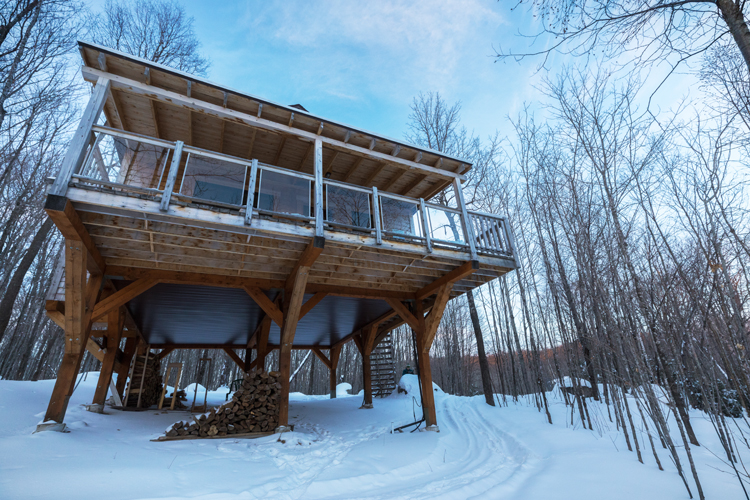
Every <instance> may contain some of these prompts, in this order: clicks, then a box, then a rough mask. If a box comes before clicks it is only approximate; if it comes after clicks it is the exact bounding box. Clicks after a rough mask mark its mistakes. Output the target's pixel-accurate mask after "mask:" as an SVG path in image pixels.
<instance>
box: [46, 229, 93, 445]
mask: <svg viewBox="0 0 750 500" xmlns="http://www.w3.org/2000/svg"><path fill="white" fill-rule="evenodd" d="M87 257H88V251H87V250H86V246H85V245H84V244H83V242H82V241H80V240H71V239H66V240H65V350H64V352H63V359H62V364H61V365H60V369H59V370H58V372H57V379H56V380H55V387H54V389H53V390H52V397H51V398H50V402H49V406H48V407H47V412H46V414H45V416H44V422H48V421H52V422H55V423H53V424H51V425H50V424H47V425H44V424H42V425H40V426H38V427H37V430H44V429H47V428H49V429H58V430H62V429H63V428H64V426H63V425H61V424H62V423H63V420H64V418H65V412H66V410H67V408H68V401H69V400H70V396H71V395H72V394H73V389H74V388H75V381H76V376H77V375H78V370H79V368H80V366H81V360H82V359H83V354H84V353H85V352H86V344H87V341H88V339H89V335H90V333H91V311H92V310H93V308H94V304H95V303H96V299H97V298H98V297H99V293H100V291H101V284H102V278H103V276H102V275H101V274H99V275H96V274H91V275H90V278H89V279H88V281H87V280H86V265H87V263H86V260H87Z"/></svg>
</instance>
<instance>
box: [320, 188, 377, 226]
mask: <svg viewBox="0 0 750 500" xmlns="http://www.w3.org/2000/svg"><path fill="white" fill-rule="evenodd" d="M325 189H326V190H325V195H326V221H327V222H329V223H333V224H339V225H342V226H347V227H356V228H364V229H370V228H371V227H372V223H371V215H372V214H371V210H370V193H366V192H363V191H359V190H355V189H348V188H345V187H342V186H334V185H330V184H326V186H325Z"/></svg>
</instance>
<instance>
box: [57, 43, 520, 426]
mask: <svg viewBox="0 0 750 500" xmlns="http://www.w3.org/2000/svg"><path fill="white" fill-rule="evenodd" d="M79 46H80V53H81V57H82V58H83V66H82V69H81V72H82V75H83V77H84V79H85V80H86V81H87V82H90V83H91V84H93V85H94V87H93V92H92V95H91V98H90V100H89V102H88V105H87V107H86V109H85V112H84V115H83V118H82V119H81V122H80V125H79V127H78V129H77V131H76V133H75V136H74V137H73V139H72V141H71V143H70V148H69V150H68V152H67V154H66V156H65V158H64V160H63V162H62V165H61V167H60V172H59V174H58V175H57V176H56V177H55V179H54V181H52V182H51V186H50V188H49V193H48V197H47V202H46V210H47V213H48V214H49V217H50V218H51V219H52V220H53V221H54V222H55V224H56V225H57V227H58V228H59V230H60V231H61V232H62V234H63V235H64V237H65V239H66V240H65V241H66V242H65V259H64V265H63V266H61V268H60V271H59V272H58V274H57V276H56V279H55V282H54V286H53V288H52V290H50V294H49V296H48V300H47V311H48V314H49V315H50V317H52V318H53V319H54V320H55V321H57V322H58V324H59V325H60V326H61V327H63V328H64V330H65V354H64V359H63V362H62V366H61V367H60V370H59V374H58V378H57V383H56V385H55V389H54V392H53V394H52V398H51V401H50V404H49V408H48V410H47V413H46V417H45V421H50V422H55V423H62V422H63V418H64V416H65V409H66V406H67V401H68V399H69V397H70V394H71V393H72V389H73V381H74V379H75V374H76V373H77V371H78V369H79V366H80V363H81V359H82V357H83V354H84V352H85V350H86V349H89V350H90V351H91V352H93V353H94V354H95V355H96V356H97V357H98V358H99V359H101V360H102V375H101V377H100V382H99V388H98V389H97V393H96V396H95V398H94V403H95V404H98V405H102V404H103V403H104V398H105V397H106V394H107V387H108V385H109V383H110V379H111V376H112V374H113V372H115V373H118V384H117V389H118V390H119V391H122V388H123V387H124V379H125V376H126V375H127V368H128V365H129V363H130V359H131V357H132V356H133V352H134V351H135V350H136V349H137V348H139V347H138V346H140V349H161V350H162V351H161V355H165V354H166V353H168V352H169V351H171V350H173V349H182V348H221V349H224V350H225V351H227V353H228V354H229V355H230V356H231V357H232V359H234V360H235V361H236V362H237V363H238V364H239V365H240V366H241V367H242V369H243V370H247V369H250V368H252V367H254V366H256V365H258V364H260V365H261V366H265V359H266V356H267V354H268V353H269V352H270V351H271V350H273V349H279V350H280V353H279V359H280V366H279V367H278V369H279V371H280V372H281V379H282V380H286V381H287V382H286V383H285V384H284V387H283V388H282V393H283V398H282V399H283V401H282V403H281V411H280V416H279V421H280V425H281V426H285V425H286V424H287V422H288V391H289V384H288V380H289V370H290V359H291V350H292V349H312V350H314V352H315V353H316V355H317V356H318V357H320V358H321V359H322V360H323V362H324V363H325V364H326V365H327V366H328V367H329V368H330V369H331V391H332V397H335V381H336V378H335V371H336V364H337V361H338V355H339V352H340V350H341V346H342V345H343V344H344V343H346V342H348V341H350V340H353V341H354V342H356V344H357V346H358V347H359V349H360V351H361V352H362V354H363V360H364V361H363V363H364V373H365V387H366V393H367V399H368V401H367V402H368V403H370V404H371V403H372V397H371V393H370V390H369V380H368V377H369V373H370V369H369V355H370V353H371V352H372V350H373V348H374V347H375V346H377V345H378V343H379V342H380V340H381V339H382V338H383V337H384V336H385V335H386V334H387V333H388V332H390V331H391V330H392V329H394V328H395V327H397V326H399V325H401V324H404V323H406V324H408V325H409V326H410V327H411V328H412V329H413V330H414V331H415V333H416V336H417V343H418V356H419V375H420V380H421V384H422V386H423V387H426V388H428V390H427V391H424V399H425V401H424V402H425V406H426V409H425V413H426V418H427V424H428V425H429V426H436V423H437V421H436V416H435V405H434V401H433V399H432V390H431V387H432V381H431V374H430V360H429V351H430V346H431V345H432V340H433V338H434V336H435V332H436V330H437V327H438V324H439V322H440V319H441V316H442V313H443V311H444V308H445V306H446V304H447V302H448V301H449V300H450V299H451V298H452V297H456V296H458V295H461V294H463V293H464V292H466V291H467V290H471V289H473V288H475V287H478V286H480V285H481V284H483V283H485V282H487V281H489V280H492V279H494V278H496V277H498V276H500V275H502V274H504V273H507V272H509V271H510V270H512V269H514V268H515V260H514V256H513V244H512V236H511V234H510V231H509V228H508V225H507V224H506V221H505V219H504V218H503V217H501V216H498V215H492V214H486V213H478V212H472V211H469V210H467V209H466V207H465V205H464V201H463V194H462V190H461V182H462V181H463V180H465V174H466V172H468V171H469V169H470V168H471V164H470V163H469V162H467V161H465V160H462V159H460V158H453V157H451V156H448V155H445V154H442V153H440V152H437V151H432V150H429V149H425V148H422V147H418V146H414V145H411V144H407V143H405V142H403V141H399V140H394V139H390V138H387V137H383V136H380V135H378V134H374V133H372V132H367V131H365V130H361V129H358V128H355V127H351V126H348V125H344V124H340V123H336V122H334V121H331V120H327V119H324V118H320V117H318V116H316V115H313V114H311V113H309V112H307V111H306V110H304V108H302V107H301V106H299V105H296V106H283V105H279V104H275V103H272V102H269V101H267V100H264V99H261V98H258V97H254V96H252V95H248V94H245V93H242V92H238V91H235V90H231V89H229V88H225V87H222V86H220V85H217V84H214V83H211V82H209V81H207V80H204V79H202V78H199V77H196V76H193V75H189V74H186V73H181V72H179V71H176V70H173V69H171V68H168V67H165V66H161V65H158V64H154V63H151V62H149V61H146V60H142V59H139V58H137V57H133V56H130V55H127V54H123V53H120V52H117V51H114V50H111V49H108V48H105V47H100V46H97V45H94V44H90V43H80V44H79ZM446 190H447V191H451V190H452V193H450V196H447V197H443V198H446V199H453V200H455V204H454V205H455V206H454V207H449V206H443V205H440V204H438V203H436V202H435V201H434V200H435V197H436V195H438V194H439V193H442V192H444V191H446ZM123 337H127V338H128V339H127V341H126V343H125V347H124V348H123V349H119V347H118V346H119V345H120V343H121V339H122V338H123ZM236 349H246V350H247V353H246V358H245V361H243V360H242V359H241V357H240V356H238V355H237V354H236V352H235V350H236ZM324 351H327V354H326V353H325V352H324ZM253 355H254V356H253ZM253 358H254V360H253V361H252V362H250V360H251V359H253ZM53 425H54V424H53ZM432 428H436V427H432Z"/></svg>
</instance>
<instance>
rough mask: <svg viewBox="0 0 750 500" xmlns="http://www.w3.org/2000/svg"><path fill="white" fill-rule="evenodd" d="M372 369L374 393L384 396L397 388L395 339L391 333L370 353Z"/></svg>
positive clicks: (374, 394) (376, 395)
mask: <svg viewBox="0 0 750 500" xmlns="http://www.w3.org/2000/svg"><path fill="white" fill-rule="evenodd" d="M370 367H371V370H372V395H373V396H375V397H381V398H384V397H386V396H389V395H390V394H391V393H392V392H393V391H394V390H395V389H396V366H395V364H394V362H393V341H392V339H391V334H390V333H389V334H388V335H386V336H385V337H384V338H383V340H381V341H380V343H379V344H378V345H377V346H376V347H375V349H373V351H372V354H370Z"/></svg>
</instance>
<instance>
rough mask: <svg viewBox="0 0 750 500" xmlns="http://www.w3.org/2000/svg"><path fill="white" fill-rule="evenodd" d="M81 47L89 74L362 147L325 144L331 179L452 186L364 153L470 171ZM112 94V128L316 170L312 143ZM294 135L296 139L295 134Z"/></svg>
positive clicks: (424, 151)
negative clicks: (114, 77) (106, 75)
mask: <svg viewBox="0 0 750 500" xmlns="http://www.w3.org/2000/svg"><path fill="white" fill-rule="evenodd" d="M79 49H80V51H81V55H82V57H83V61H84V64H85V66H87V67H89V68H94V69H100V70H102V71H105V72H107V73H110V74H113V75H117V76H121V77H127V78H129V79H131V80H133V81H138V82H148V84H149V85H150V86H153V87H156V88H160V89H164V90H168V91H171V92H177V93H181V94H182V95H186V94H190V95H191V96H192V97H194V98H195V99H199V100H201V101H204V102H208V103H211V104H218V105H223V106H224V107H225V108H228V109H232V110H236V111H238V112H243V113H247V114H248V115H249V114H252V115H255V114H259V113H262V116H263V118H264V119H267V120H271V121H273V122H275V123H277V124H281V125H289V126H290V127H291V128H292V129H295V128H296V129H298V130H300V131H304V133H306V134H310V133H315V134H319V135H320V136H322V137H327V138H329V139H335V140H337V141H343V142H344V143H347V144H351V145H353V146H355V147H358V148H360V150H359V153H358V152H352V151H344V152H342V151H340V150H339V151H336V150H335V149H328V150H326V147H325V144H324V164H326V165H327V169H328V170H329V171H330V173H331V174H332V178H333V179H334V180H344V181H347V182H350V183H354V184H359V185H364V186H367V187H371V186H376V187H378V188H379V189H381V190H385V191H390V192H394V193H397V194H402V195H409V196H412V197H424V198H429V197H431V196H433V195H434V194H437V193H438V192H440V191H441V190H442V189H445V187H447V186H448V185H449V184H450V180H449V179H446V178H445V177H441V176H440V175H435V174H434V173H433V174H430V173H429V172H424V171H420V170H419V168H416V169H411V168H406V169H404V168H403V165H402V166H401V168H398V165H395V164H393V163H392V162H391V163H389V160H388V157H387V156H386V157H385V158H383V157H382V156H381V158H378V159H373V158H368V157H367V154H362V153H363V152H364V153H366V152H367V151H373V152H375V153H378V154H380V155H389V156H392V157H393V158H394V159H399V160H406V161H408V162H412V163H413V164H414V165H416V166H417V167H419V166H420V165H421V166H424V167H426V168H433V169H436V170H434V171H433V172H446V173H450V174H451V175H455V174H463V173H465V172H467V171H468V170H469V169H470V168H471V163H470V162H469V161H467V160H465V159H461V158H455V157H452V156H450V155H446V154H444V153H440V152H438V151H434V150H431V149H429V148H424V147H421V146H416V145H413V144H408V143H406V142H404V141H401V140H397V139H393V138H389V137H386V136H383V135H381V134H376V133H373V132H370V131H367V130H364V129H362V128H359V127H354V126H350V125H347V124H343V123H340V122H336V121H333V120H330V119H326V118H323V117H320V116H317V115H314V114H312V113H308V112H305V111H302V110H300V109H298V108H296V107H291V106H285V105H281V104H278V103H274V102H271V101H269V100H267V99H262V98H259V97H257V96H254V95H251V94H247V93H243V92H240V91H237V90H234V89H231V88H229V87H225V86H221V85H218V84H216V83H213V82H210V81H208V80H206V79H204V78H200V77H197V76H195V75H190V74H188V73H184V72H181V71H178V70H175V69H172V68H169V67H166V66H163V65H160V64H156V63H153V62H150V61H147V60H144V59H142V58H139V57H135V56H132V55H129V54H125V53H122V52H119V51H117V50H113V49H109V48H107V47H103V46H100V45H96V44H92V43H89V42H79ZM188 82H190V90H189V91H188V90H187V86H188ZM113 89H114V87H113ZM113 94H114V96H113V99H112V100H110V102H109V103H108V104H107V106H106V107H105V113H106V114H107V118H108V121H109V122H110V124H112V125H114V126H116V127H121V128H123V129H125V130H128V131H131V132H136V133H141V134H144V135H151V136H157V137H161V138H163V139H166V140H170V141H175V140H182V141H183V142H185V143H186V144H190V145H193V146H196V147H200V148H203V149H208V150H211V151H217V152H223V153H226V154H230V155H232V156H237V157H240V158H250V157H251V155H252V157H253V158H258V159H259V160H260V161H262V162H266V163H270V164H274V165H278V166H281V167H284V168H290V169H293V170H300V171H305V170H306V167H305V164H306V163H309V164H310V165H311V164H312V158H311V157H310V156H311V155H310V154H309V150H308V149H307V143H305V142H302V141H299V140H294V141H286V138H287V137H285V136H284V134H279V133H275V134H273V133H271V134H269V133H268V131H267V130H263V131H261V132H262V133H258V134H257V136H256V135H255V134H254V133H253V135H251V133H250V132H249V131H248V125H247V124H238V123H236V122H233V121H232V120H219V119H217V118H215V117H211V116H208V115H199V114H197V113H194V115H195V116H187V112H186V111H185V109H183V107H181V106H176V105H174V104H173V103H172V104H170V103H168V102H165V101H160V100H158V99H156V98H153V97H152V98H151V103H150V104H149V99H148V98H145V97H143V96H134V95H133V94H132V93H128V92H127V91H125V90H123V89H119V90H113ZM261 106H262V107H261ZM118 121H119V122H120V123H118ZM258 130H259V131H260V129H258ZM290 134H291V135H293V134H294V132H293V130H292V131H291V132H290ZM248 144H251V146H250V148H249V149H250V150H251V151H248ZM386 188H388V189H386Z"/></svg>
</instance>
